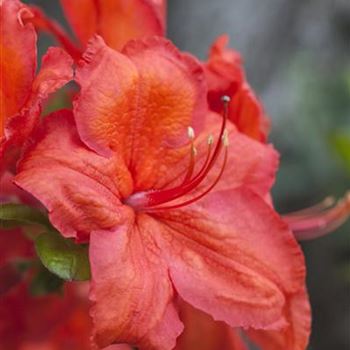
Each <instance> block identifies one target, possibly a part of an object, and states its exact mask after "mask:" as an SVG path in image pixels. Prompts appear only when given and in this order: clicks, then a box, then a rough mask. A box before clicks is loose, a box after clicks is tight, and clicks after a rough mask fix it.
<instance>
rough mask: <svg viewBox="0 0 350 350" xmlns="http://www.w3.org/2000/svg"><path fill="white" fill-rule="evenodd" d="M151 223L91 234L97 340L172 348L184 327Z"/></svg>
mask: <svg viewBox="0 0 350 350" xmlns="http://www.w3.org/2000/svg"><path fill="white" fill-rule="evenodd" d="M145 225H147V223H145V222H143V220H142V219H140V220H139V219H137V221H136V222H135V226H133V227H131V226H129V227H127V226H119V228H118V230H116V231H113V232H112V231H109V232H93V233H92V235H91V240H90V262H91V273H92V284H91V292H90V298H91V300H92V301H93V303H94V306H93V308H92V311H91V315H92V318H93V322H94V341H95V342H96V343H97V345H98V346H99V347H101V348H102V347H104V346H107V345H109V344H111V343H113V342H116V343H129V344H133V345H136V346H138V347H140V348H142V349H164V350H165V349H172V348H173V347H174V346H175V342H176V337H177V336H178V335H179V334H180V333H181V332H182V329H183V326H182V324H181V322H180V320H179V318H178V315H177V312H176V311H175V307H174V305H173V302H172V299H173V293H174V292H173V287H172V285H171V282H170V279H169V275H168V269H167V266H166V265H165V262H164V261H162V260H161V254H160V251H159V247H158V246H157V244H156V242H155V240H154V239H153V237H152V234H150V232H147V231H145V230H144V229H143V226H145Z"/></svg>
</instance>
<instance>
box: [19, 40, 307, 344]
mask: <svg viewBox="0 0 350 350" xmlns="http://www.w3.org/2000/svg"><path fill="white" fill-rule="evenodd" d="M76 81H77V82H78V84H79V85H80V87H81V91H80V94H79V95H78V97H77V98H76V100H75V102H74V115H73V114H72V113H71V112H70V111H67V110H63V111H59V112H57V113H54V114H52V115H51V116H49V117H47V118H45V120H44V122H43V124H42V125H41V127H40V128H39V129H38V130H37V131H36V133H35V135H34V136H33V138H32V140H31V145H30V147H28V149H27V150H26V153H25V155H24V157H23V159H22V161H21V163H20V165H19V172H18V174H17V176H16V183H17V184H18V185H19V186H20V187H21V188H23V189H25V190H27V191H28V192H30V193H31V194H33V195H34V196H35V197H37V198H38V199H39V200H40V201H41V202H42V203H43V204H44V205H45V206H46V207H47V209H48V211H49V217H50V220H51V222H52V224H53V225H54V226H55V227H56V228H57V229H58V230H59V231H60V232H61V234H62V235H63V236H64V237H67V238H75V239H76V240H77V241H79V242H89V255H90V264H91V274H92V280H91V290H90V299H91V300H92V302H93V307H92V311H91V315H92V318H93V324H94V330H93V339H94V342H95V343H96V344H97V345H98V346H99V347H101V348H102V347H104V346H107V345H109V344H112V343H129V344H133V345H136V346H138V347H140V348H141V349H172V348H174V347H175V345H176V338H177V337H178V336H179V335H180V333H181V332H182V331H183V324H182V322H181V320H180V318H179V315H178V312H177V307H176V305H177V299H178V298H181V299H182V300H184V301H185V302H186V303H188V304H190V305H192V306H193V307H195V308H197V309H199V310H201V311H203V312H205V313H207V314H209V315H211V316H212V317H213V318H214V319H215V320H219V321H224V322H225V323H226V324H228V325H229V326H231V327H234V328H237V327H251V328H253V329H263V330H269V331H271V332H275V333H276V334H277V335H279V334H281V332H287V333H288V334H289V333H291V334H293V335H292V338H293V339H291V340H290V341H288V344H287V345H288V346H287V347H285V349H297V348H298V347H297V345H296V344H304V345H305V344H306V342H307V338H308V332H309V322H310V312H309V308H308V301H307V296H306V294H305V292H304V290H305V289H304V287H305V282H304V278H305V266H304V260H303V256H302V253H301V251H300V248H299V246H298V244H297V242H296V241H295V238H294V236H293V234H292V233H291V232H290V230H289V229H288V226H287V225H286V224H285V223H284V222H283V220H282V219H281V218H280V217H279V216H278V215H277V213H276V212H275V211H274V210H273V208H272V207H271V206H270V205H269V204H268V203H266V202H265V199H264V198H266V196H267V195H268V193H269V191H270V187H271V185H272V183H273V180H274V173H275V170H276V167H277V154H276V152H275V151H274V150H273V148H272V147H271V146H270V145H265V144H263V143H260V142H257V141H256V140H254V139H252V138H250V137H248V136H246V135H244V134H242V133H240V132H239V131H237V128H236V127H235V126H234V124H232V122H231V121H230V120H229V119H228V117H229V114H228V112H229V110H228V98H225V99H224V102H223V105H222V106H223V108H222V109H223V110H221V111H220V112H221V116H220V115H218V114H216V113H214V112H209V111H208V110H207V104H206V103H207V102H206V100H207V90H206V85H207V84H206V80H205V74H204V71H203V69H202V66H201V65H200V63H199V62H198V61H197V60H196V59H194V58H192V57H191V56H190V55H188V54H181V53H180V52H179V51H178V50H177V49H176V48H175V47H174V46H173V45H172V44H171V43H170V42H168V41H166V40H165V39H161V38H156V37H155V38H151V39H147V40H142V41H132V42H130V43H128V44H127V45H126V46H125V47H124V49H123V51H122V52H121V53H119V52H117V51H115V50H113V49H111V48H109V47H107V46H106V45H105V43H104V42H103V40H102V38H101V37H95V38H94V39H93V40H92V41H91V42H90V44H89V47H88V50H87V52H86V53H85V54H84V56H83V59H82V61H81V62H80V63H79V66H78V68H77V72H76ZM196 135H197V136H196ZM229 141H231V144H229ZM258 336H259V335H257V337H258ZM298 346H299V345H298ZM301 346H302V345H300V346H299V347H300V349H301V348H302V347H301Z"/></svg>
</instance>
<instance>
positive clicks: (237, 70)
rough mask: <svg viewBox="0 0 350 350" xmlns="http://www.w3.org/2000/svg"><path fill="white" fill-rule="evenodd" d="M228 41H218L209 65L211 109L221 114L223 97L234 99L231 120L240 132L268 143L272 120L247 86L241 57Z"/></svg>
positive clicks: (206, 67) (213, 48) (224, 38)
mask: <svg viewBox="0 0 350 350" xmlns="http://www.w3.org/2000/svg"><path fill="white" fill-rule="evenodd" d="M228 41H229V37H228V36H227V35H222V36H220V37H218V38H217V39H216V41H215V42H214V44H213V45H212V47H211V50H210V54H209V59H208V62H207V63H206V65H205V72H206V77H207V80H208V90H209V92H208V102H209V106H210V108H211V109H212V110H213V111H215V112H218V111H219V110H220V109H221V105H220V99H219V97H220V96H222V95H228V96H230V97H231V100H232V101H231V103H230V106H229V119H230V120H231V121H232V122H233V123H234V124H235V125H236V126H237V128H238V130H239V131H240V132H242V133H244V134H246V135H248V136H249V137H251V138H253V139H255V140H258V141H261V142H265V141H266V139H267V135H268V131H269V127H270V123H269V120H268V118H267V117H266V115H265V113H264V110H263V108H262V105H261V104H260V102H259V101H258V99H257V98H256V96H255V95H254V93H253V91H252V89H251V88H250V86H249V85H248V83H247V82H246V78H245V76H244V71H243V67H242V61H241V58H240V56H239V54H238V53H237V52H236V51H234V50H232V49H230V48H226V45H227V43H228Z"/></svg>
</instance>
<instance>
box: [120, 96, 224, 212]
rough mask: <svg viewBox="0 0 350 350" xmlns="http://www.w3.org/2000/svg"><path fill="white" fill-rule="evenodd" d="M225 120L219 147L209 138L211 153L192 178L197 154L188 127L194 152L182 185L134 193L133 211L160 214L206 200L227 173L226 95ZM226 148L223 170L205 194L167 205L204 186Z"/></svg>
mask: <svg viewBox="0 0 350 350" xmlns="http://www.w3.org/2000/svg"><path fill="white" fill-rule="evenodd" d="M222 102H223V107H224V108H223V119H222V124H221V129H220V134H219V137H218V140H217V142H216V144H215V145H214V138H213V137H212V136H211V135H210V136H209V137H208V150H207V155H206V159H205V161H204V163H203V165H202V167H201V168H200V170H199V171H198V173H197V174H196V175H193V173H194V170H195V165H196V160H195V158H196V154H197V150H196V148H195V146H194V139H195V135H194V130H193V129H192V128H191V127H189V128H188V137H189V139H190V141H191V145H190V147H191V150H190V152H191V153H190V163H189V166H188V169H187V171H186V173H185V176H184V179H183V181H182V183H181V184H180V185H178V186H176V187H173V188H169V189H164V190H150V191H143V192H136V193H134V194H132V195H131V196H130V197H129V198H127V200H126V201H125V203H126V204H127V205H130V206H131V207H133V208H134V209H137V210H140V211H148V212H150V211H157V210H165V209H176V208H180V207H183V206H186V205H189V204H191V203H193V202H196V201H198V200H199V199H201V198H203V197H204V196H205V195H206V194H208V193H209V192H210V191H211V190H212V189H213V188H214V187H215V186H216V184H217V183H218V182H219V180H220V178H221V177H222V174H223V172H224V169H225V166H226V162H227V147H228V144H229V142H228V134H227V130H226V122H227V115H228V104H229V102H230V97H228V96H223V97H222ZM223 149H224V156H223V162H222V165H221V168H220V171H219V173H218V175H217V176H216V178H215V179H214V181H213V182H212V183H211V184H210V185H209V186H208V187H207V188H206V189H204V191H203V192H202V193H200V194H199V195H197V196H193V197H192V198H191V199H188V200H186V201H183V202H181V203H176V204H169V205H164V204H165V203H169V202H172V201H175V200H178V199H179V198H181V197H183V196H185V195H187V194H190V193H191V192H193V191H194V190H195V189H196V188H198V186H199V185H200V184H202V183H203V181H204V179H205V178H206V177H207V175H208V173H209V172H210V170H211V169H212V168H213V166H214V164H215V163H216V162H217V160H218V158H219V156H220V154H221V153H222V150H223Z"/></svg>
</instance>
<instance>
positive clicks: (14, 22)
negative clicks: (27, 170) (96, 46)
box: [0, 0, 73, 169]
mask: <svg viewBox="0 0 350 350" xmlns="http://www.w3.org/2000/svg"><path fill="white" fill-rule="evenodd" d="M0 9H1V43H0V48H1V50H0V52H1V60H0V69H1V73H2V74H1V91H0V99H1V100H0V103H1V110H0V114H1V115H0V157H1V164H0V169H1V168H3V167H4V166H5V165H6V163H8V162H13V160H14V159H16V154H17V152H18V149H19V148H20V147H21V145H22V144H23V142H24V141H25V140H26V138H27V137H28V135H29V134H30V133H31V131H32V130H33V128H34V127H35V125H36V123H37V122H38V119H39V116H40V113H41V107H42V103H43V101H44V100H45V99H46V98H47V97H48V95H49V94H50V93H52V92H54V91H56V90H57V89H58V88H60V87H61V86H63V85H64V84H66V83H67V82H68V81H69V80H70V79H71V78H72V76H73V72H72V68H71V65H72V60H71V58H70V57H69V56H68V54H66V53H65V52H64V51H63V50H62V49H60V48H50V49H49V50H48V51H47V53H46V55H45V56H44V57H43V60H42V64H41V68H40V71H39V72H38V73H37V74H36V65H37V62H36V61H37V57H36V56H37V54H36V33H35V30H34V27H33V25H32V24H30V23H26V21H27V19H29V18H31V17H32V13H31V12H30V10H29V9H28V7H27V6H25V5H23V4H22V3H21V2H19V1H18V0H3V1H1V3H0Z"/></svg>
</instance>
